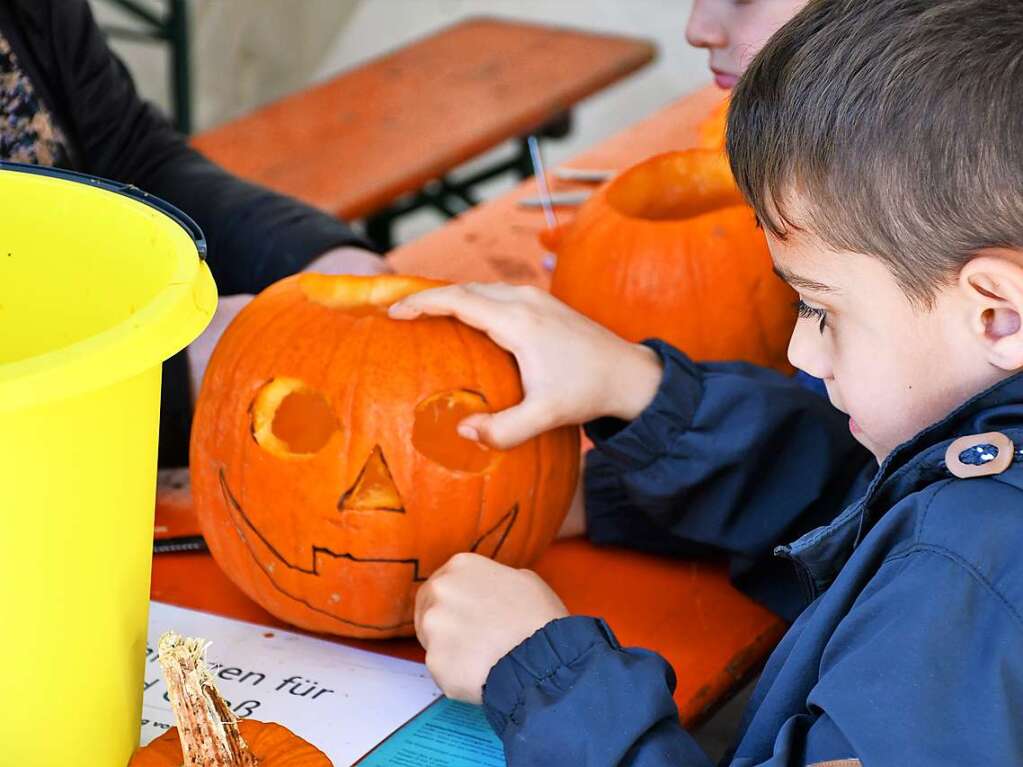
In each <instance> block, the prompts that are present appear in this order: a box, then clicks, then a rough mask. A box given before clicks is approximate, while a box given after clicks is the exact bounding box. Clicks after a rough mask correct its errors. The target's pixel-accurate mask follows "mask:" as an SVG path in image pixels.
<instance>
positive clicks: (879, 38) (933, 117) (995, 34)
mask: <svg viewBox="0 0 1023 767" xmlns="http://www.w3.org/2000/svg"><path fill="white" fill-rule="evenodd" d="M728 155H729V158H730V160H731V164H732V171H733V173H734V174H735V178H736V180H737V181H738V183H739V187H740V188H741V189H742V191H743V193H744V194H745V195H746V198H747V200H749V202H750V204H751V205H752V206H753V208H754V209H755V211H756V213H757V215H758V217H759V219H760V221H761V223H762V225H763V226H764V227H765V228H766V229H768V230H769V231H770V232H771V233H772V234H774V235H776V236H778V237H782V238H784V237H785V236H786V234H787V233H788V232H789V231H791V230H794V229H795V230H799V229H805V230H808V231H810V232H812V233H813V234H815V235H816V236H818V237H819V238H821V239H822V240H823V241H824V242H826V243H827V244H828V245H830V246H832V247H834V248H836V249H840V250H846V251H853V252H858V253H866V254H870V255H873V256H876V257H878V258H880V259H881V260H882V261H884V262H885V263H886V264H887V265H888V267H889V269H890V270H891V272H892V274H893V275H894V277H895V279H896V280H897V281H898V282H899V284H900V285H901V286H902V288H903V290H904V291H905V292H906V294H907V296H908V297H909V298H910V299H911V300H913V301H914V302H915V303H918V304H921V305H924V306H931V305H932V303H933V298H934V291H935V289H936V288H937V287H939V286H942V285H947V284H949V283H950V282H951V281H953V280H954V279H955V278H956V276H957V274H958V271H959V268H960V267H961V266H962V265H963V264H964V263H965V262H966V261H968V260H969V259H970V258H971V257H972V256H973V255H974V254H976V252H977V251H979V250H981V249H983V248H988V247H1010V248H1021V249H1023V0H811V2H810V4H809V5H808V6H807V7H806V8H805V9H804V10H803V11H802V12H801V13H799V14H798V15H797V16H796V17H795V18H794V19H793V20H792V21H790V22H789V23H788V24H786V25H785V26H784V27H783V28H782V29H781V30H780V31H779V32H778V33H777V34H775V36H774V37H773V38H771V40H770V41H769V42H768V44H767V45H766V46H765V47H764V49H763V50H762V51H761V52H760V54H759V55H758V56H757V57H756V58H755V59H754V61H753V63H752V64H751V65H750V67H749V69H748V70H747V71H746V74H745V75H744V76H743V78H742V80H741V81H740V83H739V84H738V86H737V87H736V89H735V92H734V94H733V96H732V105H731V109H730V113H729V116H728ZM793 194H795V195H796V196H797V197H798V203H799V206H798V210H796V209H795V208H794V206H793V204H792V203H793V199H794V197H793Z"/></svg>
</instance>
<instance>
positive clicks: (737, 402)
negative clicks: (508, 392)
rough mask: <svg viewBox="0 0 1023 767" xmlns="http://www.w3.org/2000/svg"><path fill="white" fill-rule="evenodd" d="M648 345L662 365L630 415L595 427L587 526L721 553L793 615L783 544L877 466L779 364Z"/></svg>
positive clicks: (792, 586) (746, 585) (672, 549)
mask: <svg viewBox="0 0 1023 767" xmlns="http://www.w3.org/2000/svg"><path fill="white" fill-rule="evenodd" d="M647 345H648V346H650V347H651V348H653V349H654V350H655V351H656V352H657V353H658V354H659V355H660V357H661V361H662V364H663V367H664V374H663V377H662V380H661V385H660V388H659V390H658V392H657V395H656V397H655V399H654V401H653V402H652V403H651V404H650V406H649V407H647V409H646V410H645V411H644V412H643V413H642V414H641V415H640V416H639V418H637V419H636V420H635V421H632V422H631V423H628V424H626V423H623V422H621V421H616V420H612V419H601V420H599V421H595V422H592V423H590V424H588V425H587V434H588V435H589V436H590V437H591V439H593V441H594V444H595V449H594V450H592V451H591V452H590V453H589V455H588V456H587V460H586V470H585V496H586V511H587V530H588V534H589V536H590V538H591V540H593V541H594V542H595V543H600V544H618V545H626V546H631V547H635V548H640V549H644V550H648V551H653V552H657V553H670V554H684V555H693V554H699V553H724V554H725V555H727V556H728V558H729V562H730V566H731V572H732V577H733V581H734V582H735V583H736V585H737V586H738V587H740V588H741V589H743V590H744V591H746V592H747V593H749V594H750V595H751V596H753V597H754V598H756V599H758V600H759V601H761V602H763V603H764V604H766V605H767V606H768V607H770V608H772V609H773V610H775V611H776V612H778V613H779V614H781V615H783V616H785V617H787V618H789V619H792V618H794V617H795V616H796V615H798V613H799V611H800V610H801V609H802V608H803V607H804V606H805V604H804V602H803V600H802V598H801V594H800V590H799V587H798V585H797V581H796V579H795V576H794V572H793V570H792V568H791V565H789V564H788V563H787V562H784V561H781V560H778V559H777V558H775V557H773V556H772V552H773V549H774V547H775V546H777V545H779V544H781V543H784V542H787V541H788V540H794V539H795V538H797V537H799V536H800V535H802V534H803V533H805V532H807V531H808V530H811V529H813V528H815V527H818V526H820V525H823V524H826V523H828V522H830V521H831V519H832V518H833V517H834V516H835V515H836V514H837V513H838V512H839V511H840V510H841V508H842V506H843V501H844V499H845V498H846V496H847V495H848V494H849V493H850V491H851V489H852V487H853V486H854V484H855V483H856V482H857V480H858V479H859V478H860V477H861V475H863V474H865V473H868V472H869V471H871V469H872V467H873V468H876V466H875V464H874V462H873V458H872V456H871V455H870V454H869V453H868V452H867V450H866V449H864V448H863V447H861V446H860V445H859V444H858V443H857V442H856V441H855V440H854V439H853V438H852V436H851V434H850V433H849V429H848V420H847V419H846V418H845V416H843V415H842V414H841V413H840V412H839V411H837V410H836V409H835V408H834V407H832V406H831V405H830V404H829V403H828V401H827V400H826V399H824V398H823V397H821V396H819V395H818V394H816V393H814V392H812V391H810V390H809V389H807V388H806V387H804V386H801V385H799V384H798V383H796V382H794V381H793V380H792V379H790V378H788V377H786V376H783V375H782V374H780V373H777V372H775V371H773V370H769V369H766V368H760V367H757V366H755V365H749V364H746V363H708V364H696V363H694V362H692V361H691V360H690V359H689V358H688V357H686V355H684V354H683V353H682V352H680V351H678V350H677V349H675V348H673V347H671V346H669V345H667V344H665V343H663V342H660V341H650V342H647Z"/></svg>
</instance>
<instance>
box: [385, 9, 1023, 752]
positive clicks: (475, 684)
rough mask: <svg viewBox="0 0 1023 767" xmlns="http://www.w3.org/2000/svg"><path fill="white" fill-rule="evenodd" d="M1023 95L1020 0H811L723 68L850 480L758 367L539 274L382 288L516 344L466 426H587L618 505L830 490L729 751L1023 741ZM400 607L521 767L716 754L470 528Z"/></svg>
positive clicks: (668, 683) (659, 506)
mask: <svg viewBox="0 0 1023 767" xmlns="http://www.w3.org/2000/svg"><path fill="white" fill-rule="evenodd" d="M1021 101H1023V4H1021V3H1018V2H1005V0H816V1H815V2H812V3H810V4H809V5H808V6H807V8H806V9H805V10H804V11H803V12H801V13H800V14H799V15H798V16H796V18H795V19H794V20H793V21H792V22H790V23H789V24H787V25H786V26H785V27H784V28H783V29H782V30H781V31H780V32H779V33H778V34H777V35H776V36H775V37H773V38H772V40H771V41H770V42H769V43H768V45H767V47H766V48H765V49H764V50H763V51H762V52H761V53H760V54H759V55H758V56H757V58H756V60H755V61H754V62H753V64H752V65H751V67H750V69H749V70H748V71H747V73H746V74H745V75H744V77H743V78H742V80H741V82H740V83H739V85H738V87H737V89H736V92H735V94H734V96H733V103H732V112H731V114H730V118H729V137H728V150H729V156H730V158H731V161H732V165H733V170H734V172H735V176H736V179H737V180H738V182H739V184H740V187H741V188H742V190H743V192H744V193H745V194H746V196H747V198H748V199H749V201H750V203H751V204H752V205H753V207H754V209H755V210H756V212H757V214H758V216H759V217H760V220H761V222H762V223H763V225H764V228H765V230H766V233H767V236H768V241H769V245H770V247H771V252H772V256H773V258H774V261H775V266H776V268H777V271H778V272H779V274H780V275H781V276H782V277H783V278H784V279H786V280H787V281H788V282H789V283H790V284H791V285H792V286H793V287H794V288H795V289H796V290H798V291H799V293H800V315H801V317H802V320H801V321H800V322H799V323H798V324H797V327H796V329H795V331H794V332H793V337H792V341H791V344H790V351H789V353H790V358H791V360H792V361H793V363H794V364H795V365H796V366H797V367H800V368H801V369H803V370H805V371H807V372H808V373H810V374H812V375H814V376H817V377H819V378H821V379H823V380H824V382H825V384H826V386H827V390H828V395H829V397H830V399H831V401H832V403H833V405H834V406H835V407H836V408H837V409H838V410H840V411H842V412H845V413H848V414H849V416H850V418H849V421H848V430H849V432H850V433H851V435H852V437H854V438H855V440H856V441H857V442H858V443H859V444H861V445H862V446H864V447H865V448H866V449H867V450H868V451H869V453H870V454H871V455H872V456H873V457H874V459H875V463H874V465H873V466H870V467H864V471H863V472H862V473H861V475H860V476H859V477H858V478H857V479H856V480H855V481H852V482H850V481H849V479H848V471H849V468H850V467H849V466H848V463H849V461H848V458H849V456H850V455H851V454H850V453H848V451H847V450H846V448H845V447H843V444H844V442H843V438H841V437H840V436H839V435H838V433H837V432H836V431H834V428H833V427H834V419H833V417H832V416H831V415H829V414H828V413H827V412H826V411H825V412H815V411H814V407H815V406H814V404H813V399H812V398H813V395H810V394H805V397H806V399H804V400H802V402H801V403H799V402H796V401H795V397H796V395H794V394H792V392H793V391H794V390H795V389H797V387H793V386H791V384H788V383H787V382H778V381H777V380H775V379H771V378H770V377H769V376H767V375H766V374H764V375H761V374H759V373H756V372H755V371H750V370H745V371H744V370H743V369H742V368H736V367H733V368H722V367H720V366H707V365H695V364H693V363H692V362H690V361H689V360H688V359H686V358H685V357H684V355H682V354H681V353H679V352H677V351H675V350H672V349H670V348H669V347H666V346H665V345H663V344H659V343H656V342H651V343H648V344H645V345H641V346H632V345H629V344H626V343H625V342H623V341H621V340H619V339H616V338H615V337H614V336H612V335H611V334H609V333H608V332H607V331H604V330H603V329H601V328H599V327H597V326H596V325H594V324H593V323H590V322H588V321H587V320H585V319H583V318H580V317H579V316H578V315H575V314H574V313H572V312H571V311H570V310H568V309H567V308H565V307H563V306H561V305H559V304H558V303H557V302H556V301H554V300H553V299H551V298H550V297H548V296H545V295H543V294H541V293H540V292H538V291H533V290H529V289H520V288H509V287H506V286H469V287H464V288H457V287H456V288H444V289H441V290H437V291H431V292H429V293H423V294H419V295H416V296H412V297H410V298H408V299H406V300H404V301H402V302H401V303H399V304H398V305H396V306H395V307H394V308H393V309H392V313H393V315H394V316H396V317H399V318H409V317H414V316H418V315H420V314H454V315H456V316H458V317H460V318H461V319H463V320H464V321H466V322H468V323H469V324H472V325H475V326H477V327H479V328H481V329H483V330H484V331H485V332H487V333H489V334H490V335H491V336H492V337H493V338H494V339H495V341H497V342H498V343H499V344H501V345H503V346H505V347H506V348H508V349H509V350H510V351H511V352H512V353H514V354H515V355H516V357H517V359H518V361H519V365H520V370H521V373H522V377H523V382H524V389H525V392H526V398H525V400H524V401H523V402H522V403H521V404H520V405H519V406H517V407H516V408H513V409H512V410H509V411H506V412H504V413H499V414H494V415H489V416H475V417H473V418H471V419H468V420H467V421H466V422H464V423H463V424H462V425H461V427H460V429H461V432H462V433H463V436H467V437H472V436H478V437H479V438H480V439H482V440H483V441H486V442H489V443H491V444H494V445H496V446H503V445H508V444H513V443H515V442H517V441H519V440H521V439H525V438H527V437H529V436H530V435H531V434H534V433H536V432H538V431H541V430H543V429H545V428H549V427H551V426H553V425H556V424H560V423H566V422H572V421H590V424H589V429H590V431H591V434H593V436H594V437H595V441H596V444H597V450H598V451H600V453H601V455H602V456H603V460H604V461H605V462H606V463H605V472H604V473H603V474H602V475H601V476H600V477H599V478H598V480H597V485H598V486H597V487H596V489H597V490H599V491H600V492H599V493H594V494H593V495H592V496H591V497H592V498H593V499H596V498H597V497H598V495H601V496H602V497H603V506H601V507H600V509H599V510H598V513H597V516H598V517H600V516H606V517H609V518H610V517H615V516H616V515H617V518H618V520H619V525H620V529H622V530H628V529H629V527H628V525H629V520H630V519H632V520H635V519H639V520H640V522H639V523H638V529H639V530H640V531H641V537H645V536H646V535H647V534H648V533H649V528H650V527H651V526H652V527H656V526H657V524H658V523H659V522H661V521H663V520H664V519H665V518H666V517H671V518H673V519H674V520H675V521H676V522H677V523H678V524H677V527H675V528H674V529H673V530H672V531H671V532H670V533H667V534H665V537H670V535H671V533H674V534H675V535H685V536H689V537H690V538H691V539H692V540H696V541H701V540H706V539H714V540H715V541H717V542H728V541H729V540H732V539H733V538H736V537H738V538H739V539H743V540H745V539H744V536H745V535H746V534H747V533H749V531H750V530H751V529H753V530H755V529H756V526H757V522H758V520H757V518H756V514H755V510H756V508H757V505H758V504H762V503H763V502H764V501H763V498H761V497H759V496H761V495H763V493H764V492H765V491H766V490H768V489H772V488H773V490H774V491H775V492H776V493H779V494H784V493H785V492H791V493H792V495H793V497H794V498H795V499H796V504H795V505H797V506H799V505H800V504H804V505H805V503H806V499H807V498H808V497H809V496H812V495H813V494H814V493H816V494H819V495H820V496H821V499H822V500H821V503H831V504H832V507H831V510H832V517H833V519H832V520H831V521H830V522H829V523H827V524H824V525H822V526H821V527H820V528H819V529H817V530H815V531H813V532H811V533H809V534H807V535H805V536H803V537H802V538H800V539H799V540H798V541H796V542H795V543H792V544H790V545H787V546H782V547H780V549H779V552H780V553H781V554H782V555H783V556H784V557H785V558H787V559H789V560H791V561H792V563H793V564H794V565H795V569H796V572H797V573H798V574H799V579H800V582H801V583H802V585H803V588H804V590H805V592H806V596H807V598H808V600H807V601H808V605H807V607H806V609H805V610H804V612H803V613H802V614H801V615H800V616H799V618H798V620H797V621H796V622H795V623H794V625H793V626H792V628H791V629H790V630H789V632H788V634H787V635H786V637H785V638H784V639H783V641H782V643H781V645H780V646H779V647H778V649H777V650H776V651H775V653H774V654H773V656H772V658H771V659H770V661H769V662H768V665H767V667H766V669H765V671H764V673H763V676H762V678H761V681H760V684H759V685H758V688H757V691H756V693H755V694H754V696H753V699H752V701H751V703H750V707H749V711H748V712H747V715H746V717H745V723H744V726H743V731H742V733H741V737H740V740H739V743H738V746H737V749H736V752H735V757H734V761H733V762H732V764H733V765H735V766H736V767H740V766H741V767H751V766H752V765H807V764H836V765H837V764H842V765H854V764H859V763H861V762H862V763H865V764H868V765H875V764H904V765H924V764H926V765H933V764H949V765H953V764H954V765H963V764H1010V763H1019V762H1020V761H1023V718H1021V717H1020V715H1019V711H1020V710H1021V705H1023V560H1021V558H1020V556H1019V552H1020V551H1021V550H1023V450H1021V448H1023V375H1020V374H1019V373H1018V371H1020V370H1021V369H1023V328H1021V321H1020V318H1021V315H1023V191H1021V189H1020V179H1021V178H1023V117H1021V115H1020V113H1019V111H1018V105H1019V104H1020V103H1021ZM783 383H784V386H783V385H782V384H783ZM598 417H600V418H602V420H598V421H594V419H596V418H598ZM825 437H826V438H825ZM853 455H854V454H853ZM744 461H745V462H750V463H754V464H755V466H756V471H755V472H752V473H755V474H757V475H760V476H757V477H753V478H752V479H750V484H746V482H745V480H746V479H747V478H750V477H751V476H752V473H751V472H750V470H749V469H748V468H747V467H744V466H743V462H744ZM690 464H693V465H695V466H696V468H697V471H696V472H695V474H693V473H691V472H689V471H688V467H689V466H690ZM680 469H686V471H680ZM612 470H613V471H612ZM764 472H775V473H776V474H777V476H776V477H775V478H774V480H773V482H772V481H771V480H769V479H765V477H764V476H762V475H763V473H764ZM680 475H684V476H680ZM722 476H728V477H733V479H731V480H728V481H723V480H722ZM735 476H738V477H739V479H738V480H735V479H734V477H735ZM588 481H592V480H588ZM806 485H812V491H811V492H809V493H808V492H807V490H806ZM708 488H709V489H708ZM722 488H724V490H722ZM750 488H752V489H753V491H754V492H752V493H751V492H747V490H749V489H750ZM593 489H594V488H588V490H593ZM836 489H837V490H842V489H844V490H846V491H847V493H846V497H845V498H844V499H843V498H840V497H838V495H837V494H836V493H835V491H836ZM635 499H639V501H640V502H639V503H634V500H635ZM775 500H777V499H775ZM713 507H717V508H718V510H719V511H718V516H717V517H714V516H713V515H712V514H710V513H708V512H707V509H709V508H713ZM693 508H695V509H696V510H697V514H696V519H695V520H694V521H692V525H693V527H694V528H695V532H693V533H690V531H689V524H690V522H691V520H689V519H688V516H689V514H690V511H691V510H692V509H693ZM806 508H809V507H806ZM806 508H804V509H802V510H797V513H803V512H804V511H806ZM590 514H591V523H592V521H593V519H594V512H593V511H592V510H591V511H590ZM737 531H739V532H741V533H742V535H737ZM742 545H745V544H742ZM416 620H417V632H418V634H419V636H420V639H421V640H422V642H423V644H424V646H425V647H426V649H427V662H428V665H429V666H430V669H431V671H432V672H433V673H434V675H435V677H436V678H437V680H438V683H439V684H440V685H441V687H442V688H443V689H444V690H445V691H446V692H447V693H449V694H451V695H454V696H456V697H460V698H463V699H467V700H477V701H478V700H480V699H481V697H482V701H483V703H484V705H485V707H486V712H487V715H488V717H489V719H490V721H491V723H492V724H493V725H494V728H495V730H496V731H497V732H498V734H499V735H500V736H501V737H502V739H503V741H504V744H505V749H506V753H507V756H508V761H509V764H511V765H519V764H572V765H607V764H618V763H625V764H634V765H661V764H665V765H666V764H686V765H705V764H707V763H708V760H707V759H706V757H705V755H703V754H702V753H700V752H699V749H698V748H697V747H696V745H695V743H694V742H693V741H692V739H691V738H690V737H689V736H688V735H687V734H686V733H685V732H684V731H683V730H682V729H681V728H680V726H679V724H678V721H677V713H676V711H675V708H674V705H673V703H672V699H671V689H672V685H673V676H672V672H671V669H670V668H668V667H667V665H666V664H665V663H664V662H663V660H661V659H660V658H659V657H657V656H656V655H653V654H651V653H648V652H645V651H641V650H624V649H622V648H621V647H620V646H619V645H618V644H617V642H616V641H615V639H614V636H613V634H612V633H611V631H610V630H609V628H608V627H606V626H605V625H604V624H603V623H602V622H601V621H599V620H596V619H592V618H584V617H568V616H567V614H566V611H565V608H564V606H563V605H562V604H561V603H560V602H559V600H558V599H557V597H556V596H555V595H554V594H553V593H552V592H551V591H550V590H549V589H548V588H547V587H546V586H545V585H544V584H543V583H542V582H540V581H539V579H538V578H536V576H533V575H531V574H529V573H525V572H522V571H516V570H512V569H510V568H506V567H503V566H501V565H498V564H495V563H493V562H490V561H488V560H483V559H481V558H478V557H473V556H471V555H461V556H459V557H456V558H455V559H453V560H452V561H451V562H450V563H449V564H448V565H447V566H445V567H444V568H442V570H440V571H438V572H437V573H436V574H434V576H433V577H432V578H431V580H430V581H429V582H428V583H427V584H426V585H425V586H424V587H423V589H422V590H421V592H420V594H419V598H418V604H417V614H416Z"/></svg>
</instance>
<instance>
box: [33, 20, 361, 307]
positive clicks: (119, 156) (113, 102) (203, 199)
mask: <svg viewBox="0 0 1023 767" xmlns="http://www.w3.org/2000/svg"><path fill="white" fill-rule="evenodd" d="M46 5H47V6H49V14H50V18H49V19H47V20H45V22H46V24H47V25H48V30H49V32H50V34H51V35H52V45H53V46H54V51H53V55H52V64H51V66H52V67H53V68H54V70H55V71H53V72H51V73H50V74H51V75H52V76H51V78H50V79H51V80H52V81H53V82H54V86H55V88H56V89H58V90H55V98H59V99H60V100H61V101H62V102H63V103H62V106H63V109H62V110H61V111H62V113H63V115H64V117H65V120H67V121H68V122H70V125H68V126H67V128H68V130H69V131H70V133H71V135H72V136H73V138H74V144H75V145H76V146H77V147H78V150H79V152H80V155H81V156H80V157H77V158H76V164H77V165H78V166H79V167H80V168H81V169H82V170H83V171H85V172H86V173H90V174H93V175H97V176H101V177H104V178H109V179H112V180H115V181H120V182H123V183H128V184H134V185H135V186H138V187H139V188H140V189H144V190H145V191H147V192H150V193H151V194H154V195H156V196H158V197H161V198H163V199H165V200H167V201H168V202H170V203H171V204H173V205H175V206H177V207H178V208H180V209H181V210H182V211H184V212H185V213H187V214H188V215H189V216H191V217H192V218H193V219H195V221H196V222H197V223H198V224H199V226H200V227H202V229H203V232H204V233H205V234H206V238H207V243H208V246H209V265H210V269H211V270H212V272H213V276H214V278H215V279H216V281H217V285H218V287H219V290H220V292H221V294H223V295H228V294H234V293H258V292H259V291H260V290H262V289H263V288H265V287H267V286H268V285H270V284H271V283H273V282H275V281H277V280H278V279H281V278H283V277H286V276H288V275H290V274H294V273H295V272H298V271H300V270H301V269H302V268H303V267H304V266H305V265H306V264H308V263H309V262H310V261H312V260H313V259H314V258H316V257H317V256H318V255H320V254H321V253H323V252H324V251H326V250H328V249H330V248H332V247H335V246H339V245H348V244H350V245H359V246H361V247H366V248H368V247H370V246H369V245H368V243H366V242H365V241H364V240H363V239H361V238H360V237H358V236H357V235H356V234H355V233H354V232H352V230H351V229H350V228H349V227H348V226H347V225H346V224H344V223H343V222H341V221H339V220H337V219H335V218H334V217H332V216H329V215H327V214H325V213H323V212H321V211H319V210H316V209H314V208H311V207H309V206H307V205H305V204H303V203H300V202H298V201H297V200H294V199H291V198H288V197H285V196H282V195H279V194H276V193H274V192H271V191H269V190H267V189H264V188H261V187H259V186H256V185H254V184H250V183H248V182H245V181H242V180H241V179H239V178H237V177H235V176H232V175H231V174H229V173H227V172H226V171H224V170H223V169H221V168H220V167H218V166H217V165H215V164H214V163H212V162H210V161H209V160H207V159H206V158H205V157H203V156H202V155H201V154H199V153H198V152H197V151H195V150H194V149H192V148H191V147H189V146H188V144H187V143H186V141H185V139H184V137H182V136H181V135H180V134H178V133H177V132H176V131H175V130H174V128H173V127H172V126H171V125H170V123H169V122H168V121H167V120H166V119H165V118H164V117H162V116H161V115H160V114H159V113H158V112H157V111H156V110H155V109H154V108H153V107H152V106H151V105H149V104H147V103H145V102H143V101H142V100H141V99H140V98H139V96H138V94H137V93H136V91H135V86H134V83H133V82H132V79H131V76H130V74H129V73H128V71H127V69H126V68H125V66H124V64H123V63H122V62H121V61H120V60H119V59H118V58H117V57H116V56H115V55H114V54H113V52H112V51H111V50H110V48H109V47H108V46H107V44H106V41H105V40H104V38H103V34H102V33H101V31H100V30H99V28H98V27H97V26H96V23H95V20H94V19H93V16H92V13H91V11H90V9H89V5H88V3H87V2H85V0H50V1H49V2H48V3H46ZM42 12H43V11H42V9H41V8H39V7H38V6H37V9H36V10H35V11H33V13H34V14H36V15H37V18H38V14H40V13H42Z"/></svg>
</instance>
